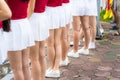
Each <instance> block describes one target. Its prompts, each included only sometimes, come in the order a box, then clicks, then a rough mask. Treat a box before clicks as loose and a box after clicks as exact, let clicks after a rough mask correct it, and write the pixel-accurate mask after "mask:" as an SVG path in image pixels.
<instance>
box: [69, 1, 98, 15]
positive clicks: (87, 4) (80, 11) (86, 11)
mask: <svg viewBox="0 0 120 80" xmlns="http://www.w3.org/2000/svg"><path fill="white" fill-rule="evenodd" d="M71 3H72V15H73V16H85V15H87V16H97V0H71Z"/></svg>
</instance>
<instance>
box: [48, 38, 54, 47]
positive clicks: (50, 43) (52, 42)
mask: <svg viewBox="0 0 120 80" xmlns="http://www.w3.org/2000/svg"><path fill="white" fill-rule="evenodd" d="M47 44H48V47H49V46H54V39H50V38H49V39H48V40H47Z"/></svg>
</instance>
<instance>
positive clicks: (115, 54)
mask: <svg viewBox="0 0 120 80" xmlns="http://www.w3.org/2000/svg"><path fill="white" fill-rule="evenodd" d="M102 26H103V28H104V30H105V32H104V35H103V39H102V40H96V48H95V49H91V50H90V55H87V56H86V55H80V57H79V58H69V60H70V63H69V65H68V66H65V67H60V70H61V77H60V78H46V80H120V36H115V35H114V34H115V33H117V32H116V31H110V30H109V28H110V27H111V26H112V25H111V24H109V23H102ZM70 36H71V37H72V35H71V34H70ZM83 43H84V42H83V41H82V44H80V45H79V48H81V47H82V46H83ZM72 49H73V46H72V45H71V47H70V50H72ZM8 66H9V64H7V65H6V66H4V67H2V68H3V69H2V68H0V69H1V70H3V71H4V74H5V73H7V72H10V68H9V67H8ZM5 71H6V72H5ZM0 75H2V74H0ZM0 77H1V79H0V80H10V79H11V78H12V77H13V74H12V73H11V72H10V73H7V75H5V76H4V77H3V76H0ZM2 77H3V78H2Z"/></svg>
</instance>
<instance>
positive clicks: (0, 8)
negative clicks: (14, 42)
mask: <svg viewBox="0 0 120 80" xmlns="http://www.w3.org/2000/svg"><path fill="white" fill-rule="evenodd" d="M11 16H12V13H11V11H10V8H9V7H8V5H7V3H6V2H5V1H4V0H0V65H2V64H3V62H4V61H5V59H6V58H7V41H6V38H5V37H6V36H5V32H9V31H10V26H6V25H9V23H8V20H7V19H9V18H10V17H11ZM4 22H7V23H4Z"/></svg>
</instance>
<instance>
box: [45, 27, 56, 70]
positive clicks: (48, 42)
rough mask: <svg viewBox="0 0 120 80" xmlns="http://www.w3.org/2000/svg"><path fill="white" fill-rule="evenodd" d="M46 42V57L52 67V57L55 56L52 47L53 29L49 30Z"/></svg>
mask: <svg viewBox="0 0 120 80" xmlns="http://www.w3.org/2000/svg"><path fill="white" fill-rule="evenodd" d="M47 44H48V59H49V63H50V68H51V69H53V67H54V60H55V59H54V58H55V49H54V29H51V30H50V35H49V38H48V40H47Z"/></svg>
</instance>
